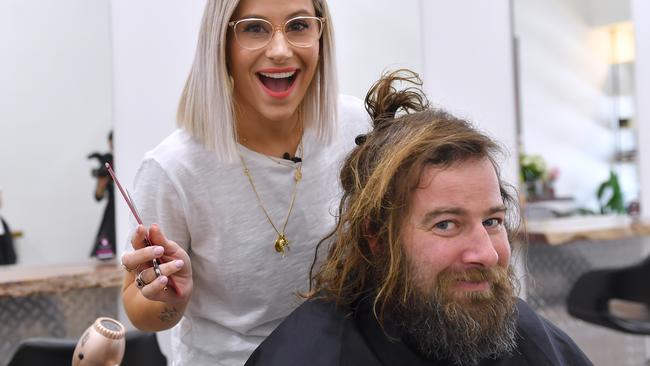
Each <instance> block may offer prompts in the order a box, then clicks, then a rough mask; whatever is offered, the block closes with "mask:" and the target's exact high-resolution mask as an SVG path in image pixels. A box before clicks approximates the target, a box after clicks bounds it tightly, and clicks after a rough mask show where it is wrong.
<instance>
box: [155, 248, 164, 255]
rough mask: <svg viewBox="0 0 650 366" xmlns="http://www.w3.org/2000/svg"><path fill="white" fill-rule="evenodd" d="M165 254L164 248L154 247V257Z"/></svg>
mask: <svg viewBox="0 0 650 366" xmlns="http://www.w3.org/2000/svg"><path fill="white" fill-rule="evenodd" d="M164 252H165V248H163V247H154V248H153V254H154V255H161V254H163V253H164Z"/></svg>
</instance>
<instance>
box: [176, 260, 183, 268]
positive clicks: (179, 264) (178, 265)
mask: <svg viewBox="0 0 650 366" xmlns="http://www.w3.org/2000/svg"><path fill="white" fill-rule="evenodd" d="M174 264H175V265H176V268H181V267H183V264H184V263H183V261H182V260H181V259H178V260H176V261H174Z"/></svg>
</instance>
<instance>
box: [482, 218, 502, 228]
mask: <svg viewBox="0 0 650 366" xmlns="http://www.w3.org/2000/svg"><path fill="white" fill-rule="evenodd" d="M501 224H503V220H502V219H499V218H496V217H493V218H491V219H487V220H485V221H483V225H484V226H485V227H487V228H498V227H500V226H501Z"/></svg>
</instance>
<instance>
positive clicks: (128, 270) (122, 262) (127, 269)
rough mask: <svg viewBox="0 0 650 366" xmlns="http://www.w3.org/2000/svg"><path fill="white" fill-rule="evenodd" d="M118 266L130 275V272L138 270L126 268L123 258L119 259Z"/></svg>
mask: <svg viewBox="0 0 650 366" xmlns="http://www.w3.org/2000/svg"><path fill="white" fill-rule="evenodd" d="M120 264H121V265H122V268H124V270H125V271H127V272H129V273H131V272H133V271H135V270H136V269H138V268H137V267H136V268H129V267H127V266H126V264H124V258H122V259H120Z"/></svg>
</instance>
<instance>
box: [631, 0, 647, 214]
mask: <svg viewBox="0 0 650 366" xmlns="http://www.w3.org/2000/svg"><path fill="white" fill-rule="evenodd" d="M631 3H632V20H633V21H634V24H635V27H636V35H635V38H636V61H635V65H636V70H635V72H636V91H635V94H636V100H637V102H636V106H637V107H636V118H637V123H638V125H637V126H638V144H637V146H638V149H639V161H638V164H639V168H640V186H641V214H642V215H643V217H645V218H647V219H650V105H648V103H647V101H648V100H650V2H648V1H647V0H631Z"/></svg>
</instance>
